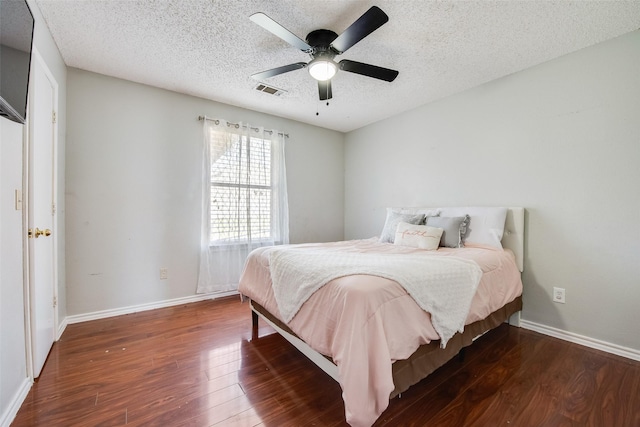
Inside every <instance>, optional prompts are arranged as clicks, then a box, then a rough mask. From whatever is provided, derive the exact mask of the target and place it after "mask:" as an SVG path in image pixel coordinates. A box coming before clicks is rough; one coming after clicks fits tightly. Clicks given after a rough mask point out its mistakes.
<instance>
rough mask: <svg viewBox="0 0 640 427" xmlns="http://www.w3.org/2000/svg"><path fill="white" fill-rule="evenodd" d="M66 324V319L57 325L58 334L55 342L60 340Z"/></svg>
mask: <svg viewBox="0 0 640 427" xmlns="http://www.w3.org/2000/svg"><path fill="white" fill-rule="evenodd" d="M68 324H69V322H68V321H67V318H66V317H65V318H64V319H63V320H62V322H60V324H59V325H58V332H57V334H56V341H58V340H59V339H60V337H61V336H62V334H63V333H64V330H65V329H67V325H68Z"/></svg>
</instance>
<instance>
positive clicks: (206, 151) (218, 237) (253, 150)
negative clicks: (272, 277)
mask: <svg viewBox="0 0 640 427" xmlns="http://www.w3.org/2000/svg"><path fill="white" fill-rule="evenodd" d="M203 128H204V138H203V142H204V144H203V147H202V148H203V163H202V166H203V167H202V180H203V186H202V202H203V203H202V227H201V234H200V272H199V274H198V288H197V292H198V293H208V292H220V291H227V290H232V289H237V287H238V281H239V279H240V275H241V273H242V270H243V267H244V263H245V260H246V258H247V256H248V255H249V253H250V252H251V251H252V250H253V249H255V248H258V247H261V246H270V245H278V244H287V243H289V214H288V212H289V209H288V205H287V185H286V168H285V156H284V144H285V135H284V134H283V133H281V132H277V131H275V130H274V131H267V130H264V129H262V128H256V127H251V126H249V125H246V126H243V125H240V124H235V123H227V122H226V121H224V120H221V119H209V118H204V126H203Z"/></svg>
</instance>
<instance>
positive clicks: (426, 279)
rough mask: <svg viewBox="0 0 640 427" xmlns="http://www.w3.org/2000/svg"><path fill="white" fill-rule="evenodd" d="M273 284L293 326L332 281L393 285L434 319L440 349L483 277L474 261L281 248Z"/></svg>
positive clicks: (273, 261) (275, 255)
mask: <svg viewBox="0 0 640 427" xmlns="http://www.w3.org/2000/svg"><path fill="white" fill-rule="evenodd" d="M269 265H270V270H271V282H272V286H273V292H274V296H275V299H276V302H277V304H278V309H279V310H280V314H281V315H282V316H283V318H284V319H283V320H284V321H285V322H289V321H291V319H293V317H294V316H295V315H296V313H297V312H298V310H299V309H300V307H301V306H302V304H304V302H305V301H307V299H309V297H311V295H313V293H314V292H315V291H317V290H318V289H320V288H321V287H322V286H324V285H325V284H327V283H328V282H330V281H331V280H334V279H337V278H339V277H344V276H349V275H353V274H366V275H370V276H379V277H384V278H386V279H390V280H393V281H395V282H397V283H398V284H400V285H401V286H402V287H403V288H404V289H405V290H406V291H407V292H408V293H409V295H411V296H412V297H413V299H414V300H415V301H416V303H417V304H418V305H419V306H420V307H421V308H422V309H423V310H425V311H427V312H429V313H430V314H431V321H432V323H433V327H434V329H435V330H436V332H437V333H438V335H440V339H441V342H440V345H441V347H443V348H444V346H445V345H446V343H447V341H448V340H449V339H450V338H451V337H452V336H453V335H454V334H455V333H456V332H457V331H460V332H462V331H463V330H464V323H465V319H466V317H467V314H468V312H469V307H470V306H471V300H472V299H473V296H474V294H475V292H476V288H477V287H478V283H480V278H481V276H482V270H481V269H480V267H479V266H478V264H476V263H475V262H474V261H470V260H467V259H462V258H454V257H435V256H429V255H428V254H424V255H423V254H364V253H354V252H341V251H331V252H329V251H313V250H304V249H301V248H292V247H285V248H277V249H274V250H273V251H271V253H270V257H269Z"/></svg>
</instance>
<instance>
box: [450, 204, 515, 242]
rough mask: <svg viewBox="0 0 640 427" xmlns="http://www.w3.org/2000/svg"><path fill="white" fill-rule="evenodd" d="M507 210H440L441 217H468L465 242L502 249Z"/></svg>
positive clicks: (468, 208) (471, 208) (496, 208)
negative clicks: (469, 221)
mask: <svg viewBox="0 0 640 427" xmlns="http://www.w3.org/2000/svg"><path fill="white" fill-rule="evenodd" d="M507 210H508V209H507V208H499V207H466V208H464V207H463V208H457V207H456V208H441V209H440V211H441V212H442V215H443V216H464V215H469V217H470V218H471V223H470V224H469V227H468V230H467V236H466V238H465V242H467V243H477V244H481V245H488V246H493V247H494V248H498V249H502V244H501V243H500V241H501V240H502V236H503V235H504V224H505V221H506V219H507Z"/></svg>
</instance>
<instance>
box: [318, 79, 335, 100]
mask: <svg viewBox="0 0 640 427" xmlns="http://www.w3.org/2000/svg"><path fill="white" fill-rule="evenodd" d="M318 93H319V94H320V101H326V100H327V99H331V98H332V96H333V95H332V93H331V80H325V81H322V82H321V81H320V80H318Z"/></svg>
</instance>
